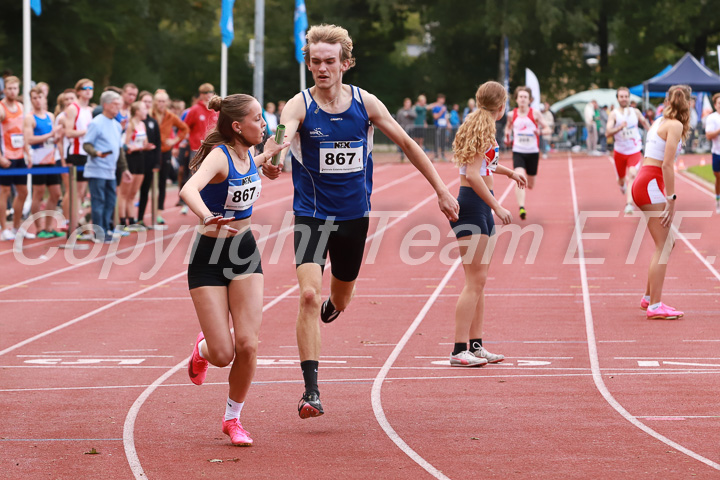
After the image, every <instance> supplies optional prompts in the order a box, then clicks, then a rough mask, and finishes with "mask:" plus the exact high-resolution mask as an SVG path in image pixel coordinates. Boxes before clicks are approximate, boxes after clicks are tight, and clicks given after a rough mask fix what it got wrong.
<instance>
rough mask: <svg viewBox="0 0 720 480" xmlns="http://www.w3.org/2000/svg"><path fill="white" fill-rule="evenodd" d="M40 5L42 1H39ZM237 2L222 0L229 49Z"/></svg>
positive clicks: (224, 39)
mask: <svg viewBox="0 0 720 480" xmlns="http://www.w3.org/2000/svg"><path fill="white" fill-rule="evenodd" d="M37 2H38V3H40V0H37ZM234 5H235V0H222V15H221V16H220V33H221V34H222V42H223V43H224V44H225V46H226V47H229V46H230V44H231V43H232V41H233V39H234V38H235V29H234V28H233V6H234Z"/></svg>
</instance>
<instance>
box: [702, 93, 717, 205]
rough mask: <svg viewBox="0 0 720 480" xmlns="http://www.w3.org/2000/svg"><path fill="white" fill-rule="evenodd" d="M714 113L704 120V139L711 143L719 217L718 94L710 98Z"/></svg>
mask: <svg viewBox="0 0 720 480" xmlns="http://www.w3.org/2000/svg"><path fill="white" fill-rule="evenodd" d="M712 103H713V107H715V111H714V112H713V113H711V114H710V115H708V116H707V118H706V119H705V137H707V139H708V140H710V141H711V142H712V150H711V155H712V170H713V173H714V174H715V213H717V214H718V215H720V93H716V94H715V95H713V96H712Z"/></svg>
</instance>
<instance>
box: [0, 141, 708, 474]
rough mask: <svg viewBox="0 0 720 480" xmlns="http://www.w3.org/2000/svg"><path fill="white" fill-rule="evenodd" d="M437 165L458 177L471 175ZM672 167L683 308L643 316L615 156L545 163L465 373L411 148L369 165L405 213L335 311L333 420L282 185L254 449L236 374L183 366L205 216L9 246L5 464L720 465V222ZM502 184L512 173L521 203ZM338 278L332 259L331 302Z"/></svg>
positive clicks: (673, 274) (435, 215) (452, 284)
mask: <svg viewBox="0 0 720 480" xmlns="http://www.w3.org/2000/svg"><path fill="white" fill-rule="evenodd" d="M508 158H509V156H508V155H503V159H504V163H505V164H507V163H508ZM684 160H685V163H687V164H688V165H689V164H691V163H693V162H697V161H698V158H692V157H685V159H684ZM437 168H438V171H439V172H440V174H441V176H442V177H443V179H444V180H445V182H446V183H448V184H449V185H450V186H451V190H452V192H453V193H454V194H455V193H457V189H458V182H457V173H456V172H457V170H456V169H454V168H453V167H452V166H451V165H450V164H438V165H437ZM676 185H677V186H676V191H677V194H678V197H679V198H678V208H679V209H680V210H681V211H683V212H688V213H686V217H685V218H684V219H683V220H682V222H681V224H680V225H679V231H680V234H679V235H678V237H679V238H678V240H677V244H676V247H675V251H674V252H673V255H672V257H671V260H670V265H669V268H668V276H667V280H666V282H665V293H664V296H663V300H664V301H666V302H667V303H669V304H671V305H673V306H676V307H678V308H679V309H681V310H684V311H685V317H684V318H683V319H681V320H677V321H648V320H646V319H645V313H644V312H643V311H642V310H640V308H639V299H640V296H641V294H642V293H643V290H644V286H645V279H646V274H647V266H648V263H649V260H650V252H651V249H652V246H651V241H650V239H649V235H648V234H647V233H644V231H642V230H641V231H640V233H644V235H643V236H642V237H639V236H637V233H638V223H639V219H640V216H639V214H637V213H636V214H635V215H634V216H625V215H623V214H622V213H621V210H622V208H623V206H624V202H623V198H622V196H621V195H620V193H619V191H618V188H617V186H616V185H615V177H614V169H613V167H612V166H611V164H610V163H609V162H608V159H607V158H606V157H592V158H589V157H582V156H578V155H572V156H570V155H568V154H554V155H553V156H551V157H550V158H549V159H545V160H541V164H540V171H539V176H538V179H537V186H536V188H535V189H534V190H532V191H530V192H529V194H528V201H527V205H526V206H527V208H528V212H529V216H528V219H527V220H526V221H525V222H523V223H520V220H518V219H516V220H514V223H515V225H517V226H519V227H530V228H526V230H527V232H528V233H525V234H524V235H523V236H522V237H519V243H518V244H517V245H516V251H515V253H514V255H511V256H509V257H508V258H506V253H507V252H508V250H509V249H511V248H512V247H513V245H512V242H511V241H510V238H511V236H510V235H508V234H502V235H500V236H499V237H498V243H497V246H496V250H495V255H494V258H493V261H492V265H491V267H490V278H489V280H488V284H487V287H486V324H485V334H484V338H485V343H486V345H487V346H488V348H489V349H490V350H491V351H493V352H497V353H503V354H505V355H506V357H507V358H506V361H505V362H504V363H502V364H498V365H488V366H486V367H483V368H480V369H462V368H451V367H450V366H449V364H448V362H447V359H448V355H449V353H450V351H451V350H452V342H453V322H454V317H453V315H454V308H455V302H456V300H457V296H458V294H459V292H460V290H461V288H462V285H463V282H464V276H463V273H462V268H461V267H459V264H458V262H456V261H454V259H455V257H456V256H457V248H454V247H453V245H454V244H455V240H454V238H452V237H449V236H448V233H449V232H450V229H449V226H448V224H447V221H446V220H445V219H444V217H443V216H442V214H441V213H440V212H439V210H438V209H437V205H436V199H435V196H434V195H433V192H432V190H431V189H430V188H429V186H428V185H427V184H426V183H425V182H424V180H423V179H422V177H421V175H419V174H418V173H417V172H416V171H415V170H414V169H413V168H412V166H410V165H409V164H407V163H405V164H378V165H376V172H375V191H374V194H373V210H375V211H377V212H396V214H394V215H393V216H389V217H386V218H385V220H384V221H383V220H382V219H377V218H375V219H373V220H372V221H371V234H374V236H371V238H370V239H369V240H368V247H367V248H366V257H367V259H368V261H367V262H366V263H365V264H364V265H363V268H362V270H361V274H360V279H359V281H358V285H357V295H356V297H355V299H354V300H353V302H352V304H351V306H350V308H349V309H348V310H347V311H346V312H345V313H343V314H342V315H341V316H340V318H339V319H338V320H337V321H336V322H335V323H333V324H331V325H322V326H321V328H322V339H323V348H322V357H321V359H320V360H321V362H320V377H319V378H320V388H321V392H322V401H323V406H324V407H325V412H326V414H325V415H324V416H323V417H320V418H316V419H308V420H300V419H299V418H298V415H297V401H298V399H299V398H300V395H301V394H302V391H303V386H302V376H301V373H300V369H299V365H298V358H297V348H296V346H295V345H296V343H295V316H296V313H297V303H298V292H297V288H296V279H295V273H294V265H293V259H292V237H291V231H290V229H289V228H288V227H289V225H290V224H289V223H288V219H289V217H287V216H286V214H287V212H288V211H289V210H290V209H291V195H292V185H291V180H290V175H288V174H286V175H283V176H282V177H281V178H280V179H279V180H277V181H274V182H273V181H267V180H266V181H265V182H264V185H263V194H262V197H261V199H260V201H259V202H258V203H257V204H256V211H255V213H254V215H253V221H254V223H255V224H256V225H260V226H265V227H262V228H260V229H258V231H256V238H258V240H259V241H260V245H261V247H262V248H263V267H264V271H265V309H264V317H263V326H262V329H261V333H260V347H259V351H258V355H259V358H258V364H259V365H258V370H257V374H256V376H255V382H254V385H253V387H252V388H251V390H250V394H249V398H248V399H247V401H246V405H245V409H244V411H243V414H242V422H243V425H244V426H245V428H247V430H249V431H250V432H251V434H252V436H253V438H254V439H255V445H254V446H253V447H251V448H235V447H233V446H232V445H230V443H229V439H228V437H226V436H225V435H223V434H222V433H221V431H220V421H221V416H222V414H223V412H224V407H223V405H224V399H225V398H226V396H227V383H226V378H227V373H228V371H227V370H222V369H218V368H214V367H211V369H210V371H209V373H208V377H207V383H206V384H205V385H203V386H201V387H197V386H195V385H192V384H191V383H190V382H189V380H188V378H187V374H186V362H187V357H188V355H189V354H190V352H191V350H192V346H193V342H194V340H195V336H196V334H197V332H198V322H197V319H196V317H195V315H194V310H193V307H192V302H191V300H190V296H189V294H188V291H187V280H186V275H185V271H186V268H187V267H186V256H187V251H188V246H189V244H190V240H191V237H192V230H191V229H189V227H190V226H191V225H192V224H193V223H194V221H195V218H194V217H193V216H182V215H180V214H179V211H178V209H177V208H173V209H169V210H167V211H166V213H167V215H166V219H167V220H168V224H169V228H168V230H165V231H157V232H150V233H148V234H147V235H146V236H143V235H133V236H131V237H126V238H123V239H122V241H121V242H120V243H119V244H113V245H98V246H95V247H94V248H96V249H97V252H96V253H91V252H90V251H64V250H59V251H57V252H56V253H55V254H54V256H52V258H49V259H48V260H46V261H43V260H42V259H40V256H41V255H45V256H46V257H50V256H51V255H52V253H53V251H54V248H55V247H57V245H59V244H60V241H28V242H26V243H25V248H24V250H23V254H24V255H25V256H27V257H28V258H29V259H40V260H38V261H36V262H35V263H37V264H36V265H32V266H28V265H23V264H21V263H20V261H19V260H18V254H17V253H13V251H12V244H10V243H9V242H3V243H2V244H0V272H2V274H1V275H0V334H1V335H0V378H1V379H2V381H1V382H0V414H1V415H2V422H0V478H7V479H45V478H48V479H132V478H137V479H141V478H148V479H152V480H155V479H177V478H185V479H199V478H218V479H227V478H273V479H284V478H293V479H308V480H318V479H342V478H383V479H385V478H387V479H418V478H438V479H446V478H449V479H463V478H483V479H508V478H512V479H526V478H559V479H587V478H614V479H630V478H632V479H635V478H647V479H659V478H662V479H686V478H697V479H711V478H715V479H716V478H720V406H719V404H718V394H719V393H718V392H719V391H720V321H719V320H720V274H719V273H718V269H720V260H717V259H720V241H718V239H719V238H720V219H719V218H718V216H717V215H715V214H714V213H713V212H712V210H711V209H712V208H713V207H714V202H713V198H712V195H711V194H710V192H708V191H707V190H706V189H705V188H704V187H701V186H699V185H698V184H696V183H695V182H693V181H692V180H688V179H684V178H682V179H678V180H677V181H676ZM509 187H510V184H509V182H508V180H507V178H506V177H503V176H496V185H495V194H496V196H497V197H498V198H504V201H503V204H504V205H505V206H506V207H508V208H509V209H510V210H511V212H513V213H515V212H516V211H517V206H516V202H515V198H514V195H513V193H512V191H511V189H510V188H509ZM176 198H177V197H176V193H175V194H174V195H173V194H172V193H171V194H170V195H169V198H168V200H167V202H168V204H171V203H174V202H175V200H176ZM403 212H407V213H403ZM401 214H402V215H401ZM283 222H284V223H283ZM419 225H424V227H418V226H419ZM580 229H581V230H582V232H583V234H582V235H581V236H578V235H576V234H575V233H577V232H578V230H580ZM432 230H435V232H437V235H436V236H435V238H433V235H435V234H434V233H432ZM533 231H534V232H539V233H538V235H537V236H535V237H533V233H532V232H533ZM182 232H184V233H182ZM540 234H541V236H540ZM289 235H290V236H289ZM413 235H414V237H413V238H414V240H415V245H414V246H412V247H410V248H406V244H407V239H408V237H411V236H413ZM381 237H382V238H381ZM516 238H517V237H516ZM538 238H539V239H538ZM403 239H405V242H404V243H403ZM533 241H535V242H536V244H535V246H533V245H532V244H533ZM374 242H379V243H374ZM136 244H142V245H141V247H137V248H133V247H134V246H135V245H136ZM428 245H429V246H428ZM448 252H450V253H449V255H448V254H447V253H448ZM441 253H443V254H444V256H445V257H447V258H445V259H441ZM66 255H75V256H76V257H77V260H76V261H74V262H72V263H71V262H69V261H68V260H67V259H66V257H65V256H66ZM424 255H425V256H427V257H429V258H428V259H427V260H426V261H423V259H422V257H423V256H424ZM272 257H275V258H274V259H273V258H272ZM371 257H373V258H371ZM113 258H115V261H116V263H115V264H112V265H111V264H110V260H111V259H113ZM403 258H404V259H405V261H403V260H402V259H403ZM716 258H717V259H716ZM85 259H86V260H85ZM410 259H415V261H412V260H410ZM273 260H275V261H273ZM370 260H372V263H371V262H370ZM26 263H27V262H26ZM411 263H416V264H415V265H413V264H411ZM328 285H329V280H328V274H327V273H326V275H325V286H324V291H323V296H324V297H326V296H327V292H328ZM93 452H96V453H93Z"/></svg>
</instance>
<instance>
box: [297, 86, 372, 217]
mask: <svg viewBox="0 0 720 480" xmlns="http://www.w3.org/2000/svg"><path fill="white" fill-rule="evenodd" d="M350 88H351V90H352V103H351V104H350V107H349V108H348V109H347V110H346V111H344V112H342V113H327V112H325V111H324V110H322V109H321V108H319V107H318V104H317V102H316V101H315V99H314V98H313V96H312V95H310V90H309V89H308V90H303V91H302V92H301V93H302V95H303V98H304V100H305V108H306V110H305V120H304V121H303V123H302V125H301V126H300V128H299V129H298V134H297V135H296V137H295V138H294V139H293V141H292V144H291V145H290V153H291V158H292V178H293V185H294V186H295V195H294V199H293V210H294V212H295V215H298V216H308V217H315V218H319V219H322V220H325V219H327V217H335V220H340V221H342V220H354V219H357V218H362V217H364V216H366V215H367V214H368V212H369V211H370V194H371V192H372V172H373V162H372V149H373V126H372V123H371V122H370V119H369V117H368V113H367V110H366V109H365V104H364V103H363V101H362V97H361V95H360V89H358V88H357V87H353V86H352V85H350Z"/></svg>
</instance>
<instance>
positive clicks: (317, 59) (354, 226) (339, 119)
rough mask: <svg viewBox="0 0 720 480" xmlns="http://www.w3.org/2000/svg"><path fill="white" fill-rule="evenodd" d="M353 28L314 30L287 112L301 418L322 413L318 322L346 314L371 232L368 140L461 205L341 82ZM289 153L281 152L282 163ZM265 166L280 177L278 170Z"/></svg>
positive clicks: (360, 93) (371, 104)
mask: <svg viewBox="0 0 720 480" xmlns="http://www.w3.org/2000/svg"><path fill="white" fill-rule="evenodd" d="M352 48H353V44H352V40H351V39H350V36H349V35H348V32H347V30H345V29H344V28H342V27H338V26H335V25H319V26H314V27H312V28H311V29H310V30H309V31H308V33H307V45H306V46H305V47H304V48H303V50H304V52H305V62H306V64H307V67H308V69H309V70H310V72H311V73H312V76H313V80H314V82H315V86H314V87H312V88H310V89H308V90H304V91H302V92H300V93H299V94H297V95H295V97H293V98H292V100H290V101H289V102H288V103H287V105H286V107H285V109H284V110H283V113H282V117H281V123H282V124H284V125H285V128H286V135H287V138H289V139H292V144H291V146H290V153H291V157H290V158H291V161H292V176H293V184H294V186H295V195H294V200H293V210H294V213H295V263H296V265H297V270H296V272H297V277H298V283H299V286H300V309H299V312H298V318H297V326H296V328H297V342H298V350H299V353H300V366H301V368H302V372H303V377H304V380H305V393H304V394H303V397H302V399H301V400H300V403H299V405H298V413H299V414H300V418H308V417H317V416H319V415H322V414H323V408H322V405H321V403H320V391H319V389H318V385H317V369H318V359H319V357H320V326H319V323H318V317H320V318H321V319H322V321H323V322H325V323H329V322H332V321H333V320H335V319H336V318H337V316H338V315H339V314H340V312H342V311H343V310H345V308H347V306H348V304H349V303H350V300H351V299H352V297H353V293H354V290H355V280H356V279H357V276H358V272H359V271H360V264H361V263H362V257H363V250H364V248H365V240H366V236H367V230H368V212H369V211H370V193H371V190H372V170H373V163H372V142H373V140H372V138H373V137H372V135H373V127H377V128H379V129H380V130H381V131H382V132H383V133H384V134H385V135H387V136H388V138H390V140H392V141H393V142H395V143H396V144H397V145H398V146H399V147H400V148H401V149H402V151H403V152H404V153H405V155H406V156H407V157H408V159H409V160H410V162H412V164H413V165H415V167H416V168H417V169H418V170H419V171H420V173H422V174H423V175H424V176H425V178H426V179H427V180H428V182H429V183H430V185H432V187H433V188H434V189H435V192H436V193H437V196H438V203H439V206H440V209H441V210H442V212H443V213H444V214H445V215H446V216H447V218H448V219H450V220H456V219H457V213H458V203H457V201H456V200H455V198H453V196H452V195H451V194H450V192H449V191H448V188H447V187H446V186H445V184H444V183H443V182H442V180H441V179H440V177H439V175H438V174H437V172H436V171H435V168H434V167H433V166H432V163H431V162H430V160H429V159H428V158H427V156H426V155H425V154H424V153H423V151H422V149H421V148H420V147H419V146H418V145H417V143H415V142H414V141H413V140H412V139H411V138H410V137H409V136H408V135H407V133H405V130H403V128H402V127H401V126H400V125H399V124H398V123H397V122H396V121H395V120H394V119H393V118H392V116H391V115H390V112H388V110H387V108H386V107H385V105H384V104H383V103H382V102H381V101H380V100H378V99H377V98H376V97H375V96H374V95H371V94H370V93H368V92H366V91H364V90H361V89H359V88H357V87H355V86H352V85H344V84H343V83H342V77H343V73H345V72H346V71H347V70H348V69H350V68H351V67H352V66H353V65H354V64H355V59H354V58H353V57H352ZM286 154H287V150H286V151H284V152H283V155H282V157H283V161H284V156H285V155H286ZM281 166H282V162H281V165H280V166H278V167H274V166H272V165H267V164H265V165H263V171H264V173H265V175H266V176H267V177H268V178H270V179H274V178H277V177H278V175H279V174H280V167H281ZM328 253H329V255H330V260H331V262H332V280H331V283H330V297H329V298H328V299H327V300H326V301H325V303H322V298H321V291H320V290H321V286H322V274H323V268H324V266H325V258H326V256H327V255H328Z"/></svg>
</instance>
